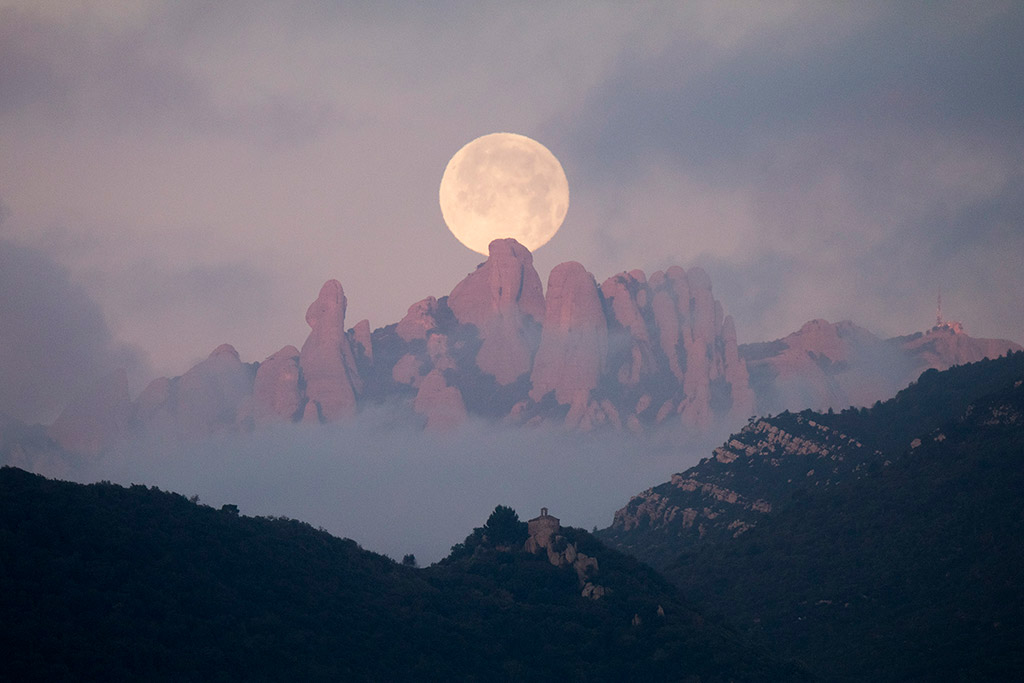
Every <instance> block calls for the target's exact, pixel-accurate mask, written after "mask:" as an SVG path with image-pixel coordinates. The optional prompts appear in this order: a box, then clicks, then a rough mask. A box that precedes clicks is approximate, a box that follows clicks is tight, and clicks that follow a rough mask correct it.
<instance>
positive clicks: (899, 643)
mask: <svg viewBox="0 0 1024 683" xmlns="http://www.w3.org/2000/svg"><path fill="white" fill-rule="evenodd" d="M1021 453H1024V353H1022V352H1016V353H1012V354H1010V355H1008V356H1006V357H1004V358H1000V359H997V360H983V361H980V362H977V363H973V364H969V365H964V366H957V367H954V368H951V369H949V370H946V371H943V372H939V371H937V370H934V369H932V370H928V371H926V372H925V373H923V374H922V375H921V376H920V378H919V379H918V381H917V382H916V383H914V384H913V385H911V386H910V387H908V388H907V389H905V390H903V391H901V392H900V393H899V394H897V395H896V397H895V398H893V399H891V400H889V401H886V402H884V403H879V404H877V405H875V406H874V407H873V408H871V409H863V408H862V409H851V410H846V411H842V412H841V413H831V412H830V413H814V412H811V411H804V412H801V413H798V414H793V413H784V414H782V415H778V416H775V417H769V418H764V419H761V420H752V421H751V422H750V423H749V424H748V425H747V426H746V427H745V428H744V429H743V430H741V432H740V433H738V434H736V435H734V436H733V437H731V438H730V439H729V440H728V441H727V442H726V443H725V444H723V445H722V446H721V447H720V448H718V449H716V450H715V451H714V453H713V454H712V456H711V457H710V458H706V459H705V460H703V461H702V462H701V463H700V464H699V465H697V466H695V467H693V468H691V469H690V470H687V471H686V472H683V473H680V474H676V475H674V476H673V477H672V478H671V480H670V481H669V482H666V483H664V484H661V485H659V486H655V487H652V488H651V489H648V490H647V491H644V492H643V493H641V494H639V495H638V496H636V497H634V498H633V499H632V500H630V501H629V503H628V504H627V505H626V507H624V508H622V509H621V510H619V511H618V512H616V514H615V520H614V523H613V525H612V526H611V527H610V528H609V529H606V530H603V531H602V532H599V533H598V537H599V538H601V539H602V540H604V541H605V542H606V543H609V544H610V545H612V546H613V547H617V548H619V549H622V550H626V551H629V552H632V553H634V554H635V555H637V556H638V557H641V558H645V559H647V560H648V561H650V562H651V563H652V564H654V566H656V567H660V568H661V569H663V570H664V571H665V572H666V575H667V576H668V577H669V578H670V579H672V580H673V581H675V582H676V583H677V585H679V586H680V587H681V588H682V589H683V590H684V591H685V592H686V593H687V594H688V595H691V596H694V597H695V599H697V601H698V604H699V605H701V606H703V607H704V608H705V609H711V610H714V611H715V612H716V613H718V614H720V615H722V616H723V617H724V618H726V619H728V620H729V621H730V622H731V623H735V624H737V625H738V626H739V627H740V628H741V629H743V630H744V631H745V632H747V633H748V634H750V635H752V636H756V637H758V638H759V639H760V641H761V642H762V643H763V644H765V645H766V646H768V647H771V648H773V649H776V650H777V651H780V652H782V653H784V654H785V655H787V656H790V657H795V658H798V659H799V660H800V661H803V662H806V663H807V664H808V666H809V667H810V668H811V670H812V671H814V672H815V673H817V674H819V675H821V676H822V677H824V678H835V679H836V680H872V681H875V680H901V681H902V680H936V679H948V680H1011V679H1016V678H1019V677H1020V675H1021V673H1024V648H1021V646H1020V643H1022V642H1024V581H1022V579H1021V575H1020V572H1019V570H1018V568H1019V567H1020V566H1021V563H1022V562H1024V541H1022V539H1024V508H1022V506H1021V504H1020V492H1021V491H1022V490H1024V462H1022V461H1021V458H1020V455H1021Z"/></svg>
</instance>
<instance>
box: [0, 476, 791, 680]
mask: <svg viewBox="0 0 1024 683" xmlns="http://www.w3.org/2000/svg"><path fill="white" fill-rule="evenodd" d="M496 512H497V511H496ZM513 514H514V513H513ZM492 517H493V516H492ZM515 522H516V524H517V525H518V519H517V518H516V520H515ZM516 528H517V529H518V527H516ZM531 538H532V537H531ZM558 539H559V540H557V544H558V549H557V550H555V549H554V546H552V549H551V551H550V552H548V551H546V550H544V549H537V548H533V550H535V552H527V551H526V550H524V549H523V548H524V545H523V543H522V539H521V538H518V539H516V542H515V543H511V542H509V541H508V540H505V541H502V542H501V543H496V542H495V539H494V532H493V530H492V531H490V535H488V533H487V528H486V527H484V528H482V529H481V530H478V531H477V532H474V534H471V535H470V537H469V538H467V542H466V543H464V544H460V545H459V546H457V548H456V549H455V550H454V552H453V554H452V556H451V557H450V558H448V559H447V560H445V561H444V562H442V563H440V564H438V565H435V566H433V567H428V568H426V569H416V568H413V567H410V566H403V565H399V564H397V563H395V562H393V561H391V560H390V559H388V558H386V557H382V556H379V555H375V554H373V553H370V552H367V551H364V550H362V549H360V548H359V547H358V546H357V545H356V544H355V543H354V542H352V541H349V540H342V539H338V538H334V537H332V536H330V535H329V534H327V533H325V532H322V531H318V530H316V529H313V528H312V527H310V526H308V525H306V524H303V523H300V522H296V521H293V520H286V519H267V518H249V517H243V516H239V515H238V514H237V511H236V510H235V509H234V508H233V506H225V507H224V508H222V509H221V510H215V509H212V508H209V507H206V506H203V505H198V504H196V503H195V502H191V501H189V500H187V499H186V498H184V497H182V496H180V495H177V494H172V493H165V492H162V491H158V490H156V489H152V488H146V487H144V486H132V487H130V488H123V487H120V486H116V485H112V484H108V483H100V484H93V485H89V486H83V485H80V484H72V483H66V482H59V481H53V480H47V479H44V478H42V477H39V476H36V475H31V474H27V473H25V472H23V471H21V470H18V469H14V468H3V469H0V585H2V586H3V590H2V591H0V641H2V642H3V643H4V653H5V654H4V661H3V672H4V677H5V678H9V679H11V680H104V681H109V680H129V679H130V680H171V679H173V680H247V681H251V680H377V681H379V680H467V681H469V680H480V681H482V680H487V681H492V680H553V679H556V678H564V679H566V680H626V679H630V678H639V677H646V678H651V679H652V680H694V681H696V680H704V681H712V680H766V679H771V680H805V679H806V678H807V676H806V674H804V673H802V670H801V669H799V668H797V667H795V666H792V665H786V664H780V663H779V662H778V661H777V660H775V659H773V658H772V657H770V656H768V655H767V654H766V651H764V650H762V649H758V648H755V647H751V646H749V645H748V644H747V643H746V641H745V639H744V638H742V637H740V636H738V635H737V634H736V633H735V632H733V631H730V630H728V629H726V628H724V627H722V626H720V625H717V623H716V622H714V621H712V620H705V619H704V618H703V617H702V616H701V615H700V614H699V613H697V612H696V611H695V610H693V608H692V607H691V606H690V605H688V604H687V603H685V602H684V601H683V599H682V598H681V597H680V594H679V592H678V590H677V589H676V588H675V587H674V586H672V585H671V584H670V583H668V582H667V581H665V580H664V579H662V578H661V577H659V576H658V575H657V574H655V573H654V572H653V571H651V570H650V569H648V568H646V567H644V566H643V565H640V564H639V563H638V562H636V561H635V560H633V559H632V558H629V557H627V556H625V555H621V554H619V553H617V552H615V551H611V550H608V549H607V548H605V547H603V546H602V545H601V544H600V543H599V542H598V541H597V540H596V539H594V538H593V537H592V536H590V535H589V534H587V533H585V532H582V531H579V530H575V529H563V530H561V534H560V535H559V536H558ZM570 546H571V549H570ZM552 558H554V559H552ZM566 558H570V559H566ZM581 586H582V589H581Z"/></svg>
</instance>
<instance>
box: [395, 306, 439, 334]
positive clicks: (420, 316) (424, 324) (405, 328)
mask: <svg viewBox="0 0 1024 683" xmlns="http://www.w3.org/2000/svg"><path fill="white" fill-rule="evenodd" d="M435 327H437V299H435V298H434V297H432V296H428V297H427V298H426V299H423V300H422V301H417V302H416V303H414V304H413V305H412V306H410V307H409V310H408V312H407V313H406V314H405V317H404V318H402V319H401V320H400V321H398V327H396V328H395V332H396V333H397V334H398V336H399V337H401V338H402V340H403V341H407V342H410V341H412V340H414V339H426V338H427V332H429V331H430V330H432V329H434V328H435Z"/></svg>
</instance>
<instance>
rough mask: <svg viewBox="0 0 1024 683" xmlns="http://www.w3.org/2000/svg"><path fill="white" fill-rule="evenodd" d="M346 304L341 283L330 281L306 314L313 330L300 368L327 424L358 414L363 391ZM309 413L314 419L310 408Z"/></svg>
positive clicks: (319, 415)
mask: <svg viewBox="0 0 1024 683" xmlns="http://www.w3.org/2000/svg"><path fill="white" fill-rule="evenodd" d="M346 305H347V300H346V299H345V291H344V290H343V289H342V287H341V284H340V283H339V282H338V281H337V280H328V281H327V282H326V283H324V286H323V287H322V288H321V290H320V295H319V296H318V297H317V299H316V301H314V302H313V303H312V304H311V305H310V307H309V310H307V311H306V322H307V323H309V326H310V327H311V328H313V329H312V330H311V331H310V333H309V336H308V337H307V338H306V342H305V343H304V344H303V345H302V351H301V353H300V355H299V365H300V366H301V368H302V374H303V376H304V377H305V379H306V397H307V398H308V400H309V402H311V403H313V404H314V405H315V406H316V408H317V414H318V417H319V419H321V420H323V421H325V422H332V421H334V420H338V419H340V418H344V417H352V416H353V415H355V413H356V394H357V393H358V392H359V391H360V390H361V389H362V382H361V380H360V378H359V373H358V372H357V371H356V363H355V357H354V355H353V353H352V347H351V346H350V345H349V341H348V337H347V336H346V335H345V308H346ZM306 413H307V414H309V415H308V416H309V417H310V419H312V417H311V414H310V410H309V409H307V410H306ZM303 419H304V420H305V419H306V416H304V418H303Z"/></svg>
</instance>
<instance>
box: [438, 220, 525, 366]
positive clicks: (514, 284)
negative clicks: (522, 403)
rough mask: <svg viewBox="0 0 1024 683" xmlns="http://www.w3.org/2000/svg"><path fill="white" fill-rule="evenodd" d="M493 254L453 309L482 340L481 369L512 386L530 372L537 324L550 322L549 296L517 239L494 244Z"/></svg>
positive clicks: (465, 284) (451, 300) (454, 298)
mask: <svg viewBox="0 0 1024 683" xmlns="http://www.w3.org/2000/svg"><path fill="white" fill-rule="evenodd" d="M489 252H490V255H489V256H488V257H487V260H486V261H485V262H484V263H483V264H482V265H481V266H480V267H478V268H477V269H476V270H475V271H474V272H472V273H470V274H469V275H467V276H466V278H465V279H464V280H463V281H462V282H460V283H459V284H458V285H456V287H455V289H453V290H452V293H451V294H450V295H449V296H448V307H449V308H450V309H451V311H452V313H453V314H454V315H455V318H456V320H458V321H459V322H460V323H462V324H464V325H474V326H475V327H476V328H477V331H478V333H479V335H480V339H481V342H482V343H481V345H480V350H479V351H478V352H477V355H476V365H477V367H479V368H480V369H481V370H482V371H483V372H485V373H487V374H490V375H494V377H495V379H496V380H497V382H498V383H499V384H510V383H512V382H514V381H515V380H516V379H517V378H518V377H519V376H520V375H523V374H524V373H527V372H529V371H530V368H531V362H532V360H533V354H534V351H535V349H536V344H537V338H536V323H538V322H540V320H542V319H543V317H544V292H543V289H542V288H541V282H540V276H539V275H537V271H536V270H535V269H534V267H533V255H532V254H530V252H529V251H528V250H527V249H526V248H525V247H523V246H522V245H521V244H519V243H518V242H516V241H515V240H514V239H501V240H494V241H493V242H491V244H490V247H489Z"/></svg>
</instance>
